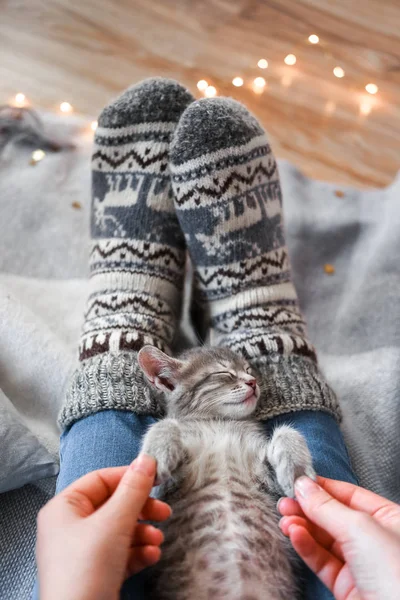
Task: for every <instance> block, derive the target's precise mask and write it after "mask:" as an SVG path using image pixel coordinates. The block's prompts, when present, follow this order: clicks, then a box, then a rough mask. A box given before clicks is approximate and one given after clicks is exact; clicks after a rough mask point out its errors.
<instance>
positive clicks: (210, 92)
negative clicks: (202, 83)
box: [204, 85, 217, 98]
mask: <svg viewBox="0 0 400 600" xmlns="http://www.w3.org/2000/svg"><path fill="white" fill-rule="evenodd" d="M204 95H205V96H207V98H212V97H213V96H216V95H217V90H216V88H215V87H214V86H213V85H209V86H208V87H207V88H206V89H205V90H204Z"/></svg>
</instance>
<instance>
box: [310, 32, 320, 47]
mask: <svg viewBox="0 0 400 600" xmlns="http://www.w3.org/2000/svg"><path fill="white" fill-rule="evenodd" d="M308 41H309V42H310V44H318V42H319V37H318V36H317V35H315V33H313V34H312V35H310V36H309V38H308Z"/></svg>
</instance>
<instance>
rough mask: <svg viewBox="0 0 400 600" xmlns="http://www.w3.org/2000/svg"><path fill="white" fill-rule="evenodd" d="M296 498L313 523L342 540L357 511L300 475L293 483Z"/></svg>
mask: <svg viewBox="0 0 400 600" xmlns="http://www.w3.org/2000/svg"><path fill="white" fill-rule="evenodd" d="M295 493H296V498H297V500H298V502H299V504H300V506H301V508H302V510H303V512H304V514H305V515H306V517H307V518H308V519H309V520H310V521H311V522H312V523H314V524H315V525H318V526H319V527H321V528H322V529H324V530H325V531H326V532H327V533H329V535H331V536H332V537H333V538H335V539H337V541H338V542H339V543H340V542H344V541H346V539H347V537H348V530H349V528H350V527H351V526H353V524H354V520H355V516H356V515H357V513H356V512H355V511H353V510H352V509H350V508H348V507H347V506H344V505H343V504H341V503H340V502H338V501H337V500H335V499H334V498H332V496H330V495H329V494H328V492H326V491H325V490H324V489H323V488H322V487H320V486H319V485H318V484H317V483H315V482H314V481H312V480H311V479H309V478H308V477H305V476H303V477H300V478H299V479H297V480H296V483H295Z"/></svg>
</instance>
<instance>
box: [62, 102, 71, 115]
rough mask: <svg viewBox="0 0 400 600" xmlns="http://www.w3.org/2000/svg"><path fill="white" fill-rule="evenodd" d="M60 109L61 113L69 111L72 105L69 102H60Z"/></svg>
mask: <svg viewBox="0 0 400 600" xmlns="http://www.w3.org/2000/svg"><path fill="white" fill-rule="evenodd" d="M60 110H61V112H63V113H70V112H72V105H71V104H70V103H69V102H61V104H60Z"/></svg>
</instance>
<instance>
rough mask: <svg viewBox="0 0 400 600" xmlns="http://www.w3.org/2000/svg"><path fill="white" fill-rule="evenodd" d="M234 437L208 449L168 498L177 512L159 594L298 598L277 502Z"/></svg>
mask: <svg viewBox="0 0 400 600" xmlns="http://www.w3.org/2000/svg"><path fill="white" fill-rule="evenodd" d="M231 442H232V439H231V438H229V443H228V444H226V445H225V446H224V443H223V439H222V441H221V437H219V439H218V440H217V439H216V440H214V443H213V444H210V445H209V446H208V447H207V448H204V446H203V447H202V449H201V452H200V453H198V454H197V459H198V460H194V464H191V465H190V464H189V465H188V467H187V469H186V474H185V476H184V480H183V481H182V482H181V484H180V486H179V489H177V490H176V491H171V492H170V493H167V494H166V495H165V500H166V501H167V502H169V503H170V504H171V506H172V508H173V516H172V517H171V519H170V520H169V521H168V522H167V523H166V524H165V528H164V533H165V543H164V545H163V557H162V561H161V563H160V580H159V585H158V586H157V587H158V593H157V598H160V599H161V598H162V599H165V600H181V599H182V600H183V599H184V598H185V599H192V598H193V600H203V599H204V600H205V599H210V600H211V599H212V600H225V599H226V600H228V599H229V600H245V599H247V600H278V599H279V600H289V599H290V600H293V599H294V598H295V590H294V584H293V574H292V568H291V564H290V561H289V557H288V546H287V542H286V540H285V538H284V537H283V535H282V533H281V532H280V530H279V527H278V515H277V513H276V509H275V501H274V500H273V499H272V498H271V497H270V496H269V495H268V494H266V493H264V492H262V491H261V490H260V488H259V485H258V484H257V481H256V479H255V477H254V475H253V471H251V470H249V468H247V470H246V464H244V463H246V462H247V458H248V457H247V458H246V456H243V455H242V456H241V457H238V456H237V452H235V451H233V452H232V444H231ZM250 445H251V444H250ZM197 450H198V449H197ZM194 456H196V454H195V455H194ZM253 460H254V459H253ZM243 461H244V462H243ZM250 462H252V461H250ZM196 465H197V467H196ZM247 467H249V464H247ZM196 468H197V471H196Z"/></svg>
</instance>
